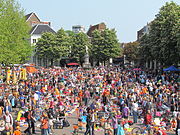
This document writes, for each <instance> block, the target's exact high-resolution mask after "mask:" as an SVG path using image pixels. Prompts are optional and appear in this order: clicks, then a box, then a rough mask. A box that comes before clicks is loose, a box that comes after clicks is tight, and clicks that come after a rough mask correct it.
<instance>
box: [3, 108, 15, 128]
mask: <svg viewBox="0 0 180 135" xmlns="http://www.w3.org/2000/svg"><path fill="white" fill-rule="evenodd" d="M3 118H4V121H5V124H6V126H7V127H9V128H11V130H13V117H12V115H11V114H10V113H9V111H6V113H5V115H4V116H3Z"/></svg>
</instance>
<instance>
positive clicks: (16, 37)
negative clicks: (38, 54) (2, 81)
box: [0, 0, 31, 64]
mask: <svg viewBox="0 0 180 135" xmlns="http://www.w3.org/2000/svg"><path fill="white" fill-rule="evenodd" d="M29 30H30V28H29V27H28V25H27V23H26V22H25V15H24V11H23V10H22V9H21V8H20V6H19V4H18V3H17V2H15V1H14V0H0V52H1V53H0V62H1V63H4V64H14V63H24V62H25V61H26V60H27V59H28V56H30V54H31V46H30V43H29V41H28V40H29V37H30V35H29V34H28V33H29Z"/></svg>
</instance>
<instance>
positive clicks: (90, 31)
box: [87, 23, 106, 37]
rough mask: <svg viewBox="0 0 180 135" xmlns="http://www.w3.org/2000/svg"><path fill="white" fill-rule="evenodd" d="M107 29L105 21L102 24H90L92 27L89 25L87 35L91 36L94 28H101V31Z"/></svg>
mask: <svg viewBox="0 0 180 135" xmlns="http://www.w3.org/2000/svg"><path fill="white" fill-rule="evenodd" d="M105 29H106V25H105V23H100V24H96V25H93V26H92V25H90V27H89V30H88V32H87V35H88V36H89V37H91V36H92V32H93V31H94V30H100V31H102V30H105Z"/></svg>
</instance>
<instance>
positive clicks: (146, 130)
mask: <svg viewBox="0 0 180 135" xmlns="http://www.w3.org/2000/svg"><path fill="white" fill-rule="evenodd" d="M131 133H132V135H143V134H148V135H153V134H154V127H153V126H149V127H146V126H144V127H134V128H133V129H132V131H131Z"/></svg>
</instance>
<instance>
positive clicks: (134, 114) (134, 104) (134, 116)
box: [132, 101, 138, 123]
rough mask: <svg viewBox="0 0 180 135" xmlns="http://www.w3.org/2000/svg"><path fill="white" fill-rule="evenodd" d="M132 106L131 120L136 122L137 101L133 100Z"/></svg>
mask: <svg viewBox="0 0 180 135" xmlns="http://www.w3.org/2000/svg"><path fill="white" fill-rule="evenodd" d="M132 108H133V121H134V123H137V120H138V103H137V102H135V101H134V103H132Z"/></svg>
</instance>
